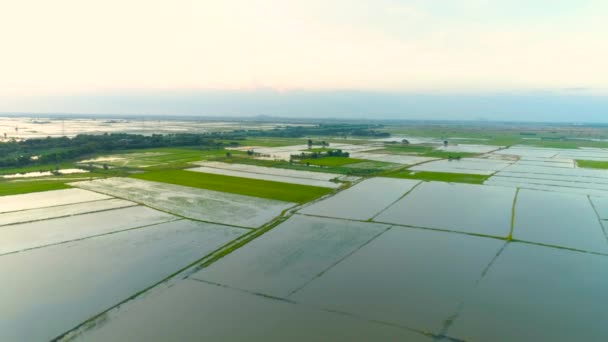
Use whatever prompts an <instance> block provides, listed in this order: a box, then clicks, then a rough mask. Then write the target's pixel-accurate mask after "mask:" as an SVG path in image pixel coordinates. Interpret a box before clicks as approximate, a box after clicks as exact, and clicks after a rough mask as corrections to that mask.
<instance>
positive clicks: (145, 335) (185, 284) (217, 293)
mask: <svg viewBox="0 0 608 342" xmlns="http://www.w3.org/2000/svg"><path fill="white" fill-rule="evenodd" d="M106 318H107V319H106V320H104V321H103V322H100V323H99V324H95V327H94V328H92V329H91V330H89V331H84V332H81V333H80V334H77V333H76V334H74V335H73V337H74V338H75V340H83V341H194V340H201V339H202V340H206V341H266V342H284V341H295V342H308V341H321V340H323V341H337V342H351V341H411V342H431V341H432V339H431V338H429V337H427V336H424V335H422V334H419V333H415V332H411V331H408V330H405V329H402V328H397V327H391V326H388V325H384V324H378V323H374V322H369V321H366V320H363V319H357V318H354V317H350V316H346V315H342V314H338V313H333V312H327V311H321V310H316V309H312V308H309V307H306V306H303V305H298V304H293V303H288V302H285V301H280V300H275V299H270V298H264V297H262V296H256V295H253V294H250V293H244V292H242V291H237V290H233V289H229V288H223V287H218V286H214V285H209V284H205V283H202V282H198V281H195V280H183V281H181V282H180V283H178V284H176V285H175V286H173V287H169V288H162V289H159V290H157V291H155V292H153V293H149V294H146V295H145V296H143V297H141V298H138V299H136V300H135V301H132V302H129V303H127V304H126V305H125V306H121V307H120V308H118V309H117V310H113V311H111V312H110V313H109V314H108V316H107V317H106ZM252 318H255V319H252ZM70 337H72V336H70Z"/></svg>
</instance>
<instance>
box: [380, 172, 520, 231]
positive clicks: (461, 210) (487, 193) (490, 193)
mask: <svg viewBox="0 0 608 342" xmlns="http://www.w3.org/2000/svg"><path fill="white" fill-rule="evenodd" d="M515 191H516V190H515V189H510V188H504V187H495V186H484V185H472V184H456V183H442V182H429V183H426V182H425V183H422V184H421V185H420V186H418V187H416V189H414V190H413V191H412V192H411V193H410V194H409V195H407V196H405V197H404V198H403V199H401V200H399V201H398V202H397V203H395V204H393V205H392V206H391V207H389V208H388V209H386V211H384V212H383V213H382V214H380V215H378V216H377V217H375V218H374V221H377V222H386V223H395V224H400V225H407V226H415V227H424V228H436V229H445V230H455V231H461V232H467V233H476V234H483V235H492V236H500V237H506V236H508V235H509V232H510V229H511V207H512V204H513V199H514V198H515Z"/></svg>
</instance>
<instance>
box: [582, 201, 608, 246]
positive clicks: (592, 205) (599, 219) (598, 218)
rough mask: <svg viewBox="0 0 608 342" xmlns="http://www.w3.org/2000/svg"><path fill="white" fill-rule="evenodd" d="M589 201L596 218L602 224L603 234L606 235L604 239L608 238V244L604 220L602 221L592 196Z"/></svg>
mask: <svg viewBox="0 0 608 342" xmlns="http://www.w3.org/2000/svg"><path fill="white" fill-rule="evenodd" d="M587 199H588V200H589V204H591V208H593V211H594V212H595V216H597V220H598V222H599V223H600V227H602V232H603V233H604V237H606V242H608V233H607V232H606V227H605V226H604V220H602V217H601V216H600V213H599V211H598V210H597V208H596V206H595V203H593V201H592V200H591V196H589V195H587Z"/></svg>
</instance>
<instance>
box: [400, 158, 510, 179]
mask: <svg viewBox="0 0 608 342" xmlns="http://www.w3.org/2000/svg"><path fill="white" fill-rule="evenodd" d="M509 165H511V162H509V161H506V160H497V159H482V158H463V159H460V160H446V159H442V160H437V161H431V162H428V163H424V164H420V165H416V166H414V167H411V168H410V170H413V171H427V172H447V173H462V174H475V175H491V174H493V173H495V172H497V171H500V170H502V169H504V168H506V167H507V166H509Z"/></svg>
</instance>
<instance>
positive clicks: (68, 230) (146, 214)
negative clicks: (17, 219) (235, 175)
mask: <svg viewBox="0 0 608 342" xmlns="http://www.w3.org/2000/svg"><path fill="white" fill-rule="evenodd" d="M0 217H1V216H0ZM175 219H177V217H175V216H173V215H169V214H166V213H163V212H160V211H156V210H153V209H150V208H147V207H142V206H137V207H130V208H123V209H114V210H107V211H102V212H97V213H90V214H82V215H76V216H70V217H63V218H56V219H49V220H42V221H36V222H31V223H22V224H14V225H9V226H2V227H0V240H1V241H2V244H1V245H0V255H2V254H7V253H14V252H18V251H21V250H26V249H31V248H37V247H41V246H48V245H52V244H57V243H62V242H66V241H72V240H78V239H83V238H86V237H91V236H96V235H103V234H108V233H113V232H118V231H121V230H128V229H133V228H138V227H145V226H149V225H153V224H158V223H163V222H168V221H172V220H175Z"/></svg>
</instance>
